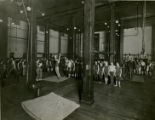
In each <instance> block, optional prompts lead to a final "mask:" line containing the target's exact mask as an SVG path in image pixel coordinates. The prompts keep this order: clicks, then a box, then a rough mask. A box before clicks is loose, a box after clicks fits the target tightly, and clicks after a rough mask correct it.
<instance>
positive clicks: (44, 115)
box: [21, 93, 79, 120]
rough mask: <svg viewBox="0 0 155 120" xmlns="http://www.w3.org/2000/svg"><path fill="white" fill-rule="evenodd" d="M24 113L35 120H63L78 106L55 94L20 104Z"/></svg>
mask: <svg viewBox="0 0 155 120" xmlns="http://www.w3.org/2000/svg"><path fill="white" fill-rule="evenodd" d="M21 104H22V107H23V109H24V110H25V112H27V113H28V114H29V115H30V116H31V117H33V118H34V119H35V120H63V119H64V118H65V117H67V116H68V115H69V114H71V113H72V112H73V111H74V110H76V109H77V108H78V107H79V105H78V104H77V103H75V102H73V101H71V100H68V99H66V98H63V97H61V96H59V95H56V94H55V93H50V94H48V95H46V96H42V97H38V98H35V99H32V100H28V101H24V102H22V103H21Z"/></svg>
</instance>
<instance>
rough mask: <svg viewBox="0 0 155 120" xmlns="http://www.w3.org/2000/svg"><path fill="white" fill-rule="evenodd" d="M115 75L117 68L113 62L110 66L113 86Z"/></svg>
mask: <svg viewBox="0 0 155 120" xmlns="http://www.w3.org/2000/svg"><path fill="white" fill-rule="evenodd" d="M115 73H116V66H115V65H114V63H113V62H111V64H110V66H109V75H110V81H111V85H114V76H115Z"/></svg>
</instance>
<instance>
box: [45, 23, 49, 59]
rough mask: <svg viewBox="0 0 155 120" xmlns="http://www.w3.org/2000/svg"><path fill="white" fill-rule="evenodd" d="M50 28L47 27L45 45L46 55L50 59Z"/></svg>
mask: <svg viewBox="0 0 155 120" xmlns="http://www.w3.org/2000/svg"><path fill="white" fill-rule="evenodd" d="M49 32H50V31H49V28H48V26H45V43H44V53H45V57H46V58H49V37H50V36H49Z"/></svg>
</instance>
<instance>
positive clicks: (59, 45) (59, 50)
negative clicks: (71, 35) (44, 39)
mask: <svg viewBox="0 0 155 120" xmlns="http://www.w3.org/2000/svg"><path fill="white" fill-rule="evenodd" d="M60 53H61V32H59V41H58V54H60Z"/></svg>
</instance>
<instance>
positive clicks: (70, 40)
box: [68, 31, 73, 58]
mask: <svg viewBox="0 0 155 120" xmlns="http://www.w3.org/2000/svg"><path fill="white" fill-rule="evenodd" d="M68 57H69V58H71V57H73V37H72V32H71V31H68Z"/></svg>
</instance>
